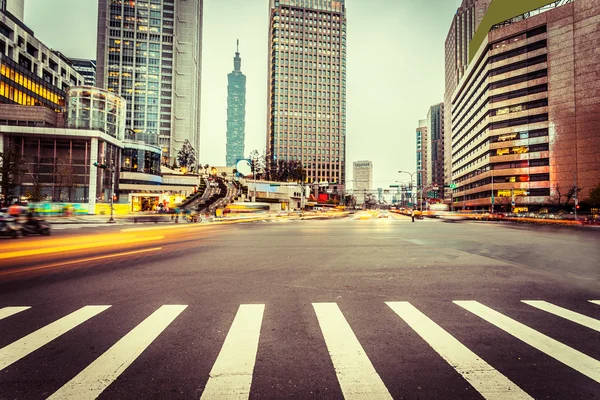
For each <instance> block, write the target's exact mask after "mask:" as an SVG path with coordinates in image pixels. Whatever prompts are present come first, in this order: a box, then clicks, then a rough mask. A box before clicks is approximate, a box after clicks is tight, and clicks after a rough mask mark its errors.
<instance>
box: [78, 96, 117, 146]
mask: <svg viewBox="0 0 600 400" xmlns="http://www.w3.org/2000/svg"><path fill="white" fill-rule="evenodd" d="M67 99H68V104H69V106H68V113H67V128H75V129H92V130H99V131H102V132H104V133H107V134H109V135H110V136H112V137H115V138H117V139H119V140H123V138H124V136H125V135H124V134H125V100H124V99H123V98H122V97H121V96H119V95H116V94H114V93H111V92H109V91H106V90H104V89H98V88H95V87H91V86H73V87H71V88H70V89H69V92H68V94H67Z"/></svg>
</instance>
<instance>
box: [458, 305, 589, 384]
mask: <svg viewBox="0 0 600 400" xmlns="http://www.w3.org/2000/svg"><path fill="white" fill-rule="evenodd" d="M453 303H455V304H457V305H459V306H461V307H462V308H464V309H465V310H467V311H470V312H472V313H473V314H475V315H477V316H478V317H480V318H482V319H484V320H486V321H488V322H489V323H491V324H492V325H495V326H497V327H498V328H500V329H502V330H503V331H505V332H508V333H509V334H511V335H513V336H514V337H516V338H517V339H519V340H522V341H523V342H525V343H527V344H528V345H530V346H532V347H534V348H536V349H538V350H539V351H541V352H543V353H546V354H547V355H549V356H550V357H553V358H555V359H556V360H558V361H560V362H562V363H563V364H565V365H568V366H569V367H571V368H573V369H574V370H576V371H578V372H580V373H582V374H584V375H585V376H587V377H589V378H591V379H593V380H595V381H596V382H600V362H599V361H598V360H595V359H593V358H592V357H590V356H588V355H586V354H583V353H582V352H580V351H577V350H575V349H573V348H571V347H569V346H567V345H565V344H563V343H561V342H559V341H558V340H555V339H552V338H551V337H549V336H546V335H544V334H543V333H540V332H538V331H536V330H535V329H532V328H530V327H528V326H527V325H524V324H522V323H520V322H518V321H515V320H514V319H512V318H509V317H507V316H505V315H503V314H501V313H499V312H498V311H495V310H492V309H491V308H489V307H487V306H484V305H483V304H481V303H479V302H477V301H454V302H453Z"/></svg>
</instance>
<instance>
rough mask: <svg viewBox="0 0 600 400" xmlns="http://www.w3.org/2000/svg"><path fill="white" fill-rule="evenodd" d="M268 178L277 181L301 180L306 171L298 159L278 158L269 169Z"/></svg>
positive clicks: (303, 178)
mask: <svg viewBox="0 0 600 400" xmlns="http://www.w3.org/2000/svg"><path fill="white" fill-rule="evenodd" d="M269 178H270V179H271V180H274V181H278V182H303V181H304V180H305V179H306V173H305V171H304V168H303V167H302V164H300V162H298V161H285V160H278V161H277V163H276V164H275V167H274V168H272V169H271V170H270V171H269Z"/></svg>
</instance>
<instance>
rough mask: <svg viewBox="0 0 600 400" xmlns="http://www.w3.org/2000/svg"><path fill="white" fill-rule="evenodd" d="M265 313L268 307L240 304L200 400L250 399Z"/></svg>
mask: <svg viewBox="0 0 600 400" xmlns="http://www.w3.org/2000/svg"><path fill="white" fill-rule="evenodd" d="M264 310H265V305H264V304H242V305H240V307H239V309H238V311H237V313H236V315H235V318H234V319H233V323H232V324H231V328H229V332H228V333H227V337H225V342H224V343H223V347H222V348H221V351H220V352H219V356H218V357H217V360H216V361H215V364H214V365H213V367H212V370H211V371H210V377H209V379H208V382H207V383H206V387H205V388H204V391H203V392H202V396H201V397H200V399H202V400H209V399H228V400H241V399H248V398H249V396H250V386H251V385H252V374H253V372H254V364H255V362H256V353H257V351H258V340H259V338H260V327H261V325H262V319H263V313H264Z"/></svg>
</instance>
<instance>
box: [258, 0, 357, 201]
mask: <svg viewBox="0 0 600 400" xmlns="http://www.w3.org/2000/svg"><path fill="white" fill-rule="evenodd" d="M344 2H345V1H344V0H327V1H322V0H318V1H317V0H270V9H269V16H270V26H269V55H268V57H269V58H268V59H269V64H268V65H269V77H268V85H269V86H268V96H269V98H268V123H267V124H268V126H267V159H268V161H269V163H271V165H274V164H275V163H276V162H277V161H279V160H284V161H297V162H298V163H300V164H302V166H303V167H304V170H305V171H306V175H307V180H308V181H309V182H328V183H329V184H331V183H337V184H344V182H345V179H346V175H345V174H346V172H345V166H346V161H345V157H346V6H345V4H344ZM332 190H335V189H332Z"/></svg>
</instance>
